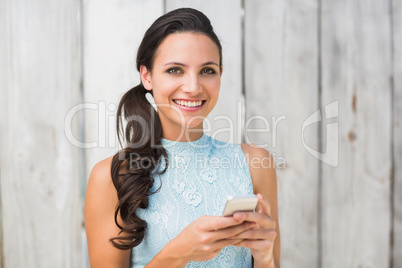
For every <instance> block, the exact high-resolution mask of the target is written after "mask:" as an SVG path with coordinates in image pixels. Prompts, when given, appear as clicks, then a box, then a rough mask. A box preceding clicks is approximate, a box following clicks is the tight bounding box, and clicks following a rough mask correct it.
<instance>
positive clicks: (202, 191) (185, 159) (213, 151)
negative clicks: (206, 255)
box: [132, 134, 253, 268]
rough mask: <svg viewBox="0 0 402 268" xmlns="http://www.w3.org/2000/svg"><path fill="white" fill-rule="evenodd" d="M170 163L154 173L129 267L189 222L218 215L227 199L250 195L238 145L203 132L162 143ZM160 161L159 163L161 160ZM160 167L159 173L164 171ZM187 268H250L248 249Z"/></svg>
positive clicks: (230, 250)
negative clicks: (139, 239) (141, 233)
mask: <svg viewBox="0 0 402 268" xmlns="http://www.w3.org/2000/svg"><path fill="white" fill-rule="evenodd" d="M162 145H163V146H164V147H165V149H166V150H167V153H168V158H169V165H168V169H167V170H166V172H165V173H164V174H161V175H158V174H155V175H154V176H153V177H154V179H155V183H154V186H153V188H152V191H155V190H157V189H158V188H159V187H160V189H159V191H158V192H156V193H155V194H153V195H151V196H150V198H149V206H148V208H147V209H138V210H137V215H138V216H139V217H140V218H142V219H144V220H146V221H147V223H148V228H147V230H146V232H145V236H144V240H143V241H142V242H141V244H140V245H139V246H137V247H135V248H134V249H133V260H132V261H133V266H132V267H133V268H137V267H144V266H145V265H146V264H147V263H148V262H149V261H151V260H152V258H153V257H154V256H155V255H156V254H157V253H158V252H159V251H160V250H161V249H162V248H163V247H164V246H165V245H166V244H167V243H168V242H169V241H170V240H171V239H173V238H174V237H176V236H177V235H178V234H179V233H180V232H181V231H182V230H183V229H184V228H185V227H186V226H187V225H188V224H190V223H191V222H193V221H194V220H196V219H197V218H199V217H200V216H202V215H214V216H220V215H221V214H222V212H223V208H224V205H225V202H226V199H227V198H228V196H237V195H246V194H252V193H253V185H252V181H251V177H250V173H249V169H248V165H247V161H246V158H245V156H244V154H243V151H242V150H241V147H240V145H238V144H231V143H225V142H221V141H218V140H216V139H214V138H212V137H210V136H207V135H205V134H203V135H202V136H201V138H199V139H198V140H195V141H190V142H177V141H170V140H166V139H162ZM162 163H164V161H162ZM163 168H164V165H163V164H162V165H161V166H160V167H159V169H163ZM186 267H189V268H192V267H251V252H250V250H249V249H248V248H242V247H234V246H228V247H225V248H223V249H222V251H221V252H220V253H219V254H218V256H216V257H215V258H213V259H211V260H209V261H205V262H195V261H194V262H189V263H188V264H187V266H186Z"/></svg>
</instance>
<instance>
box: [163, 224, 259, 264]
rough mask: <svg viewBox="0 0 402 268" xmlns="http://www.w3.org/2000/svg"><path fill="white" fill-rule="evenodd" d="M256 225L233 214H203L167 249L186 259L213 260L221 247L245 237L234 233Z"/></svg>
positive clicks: (172, 241) (171, 242)
mask: <svg viewBox="0 0 402 268" xmlns="http://www.w3.org/2000/svg"><path fill="white" fill-rule="evenodd" d="M254 227H256V224H255V223H252V222H245V221H244V220H242V219H234V218H233V217H222V216H202V217H200V218H198V219H197V220H195V221H194V222H192V223H191V224H189V225H188V226H187V227H186V228H185V229H183V231H182V232H181V233H180V234H179V235H178V236H176V237H175V238H174V239H172V240H171V241H170V242H169V243H168V245H167V246H166V248H165V250H168V251H169V254H173V256H175V257H176V258H181V259H182V260H184V262H185V263H187V262H190V261H206V260H210V259H212V258H214V257H215V256H216V255H218V254H219V252H220V251H221V250H222V248H224V247H226V246H229V245H234V244H238V243H241V242H242V241H243V238H240V237H239V238H234V237H236V236H237V235H240V234H241V233H243V232H246V231H248V230H251V229H252V228H254ZM171 256H172V255H171Z"/></svg>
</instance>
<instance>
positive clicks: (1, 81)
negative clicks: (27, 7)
mask: <svg viewBox="0 0 402 268" xmlns="http://www.w3.org/2000/svg"><path fill="white" fill-rule="evenodd" d="M6 7H7V5H6V1H0V33H1V34H2V35H3V36H5V35H6V33H7V26H6V25H7V23H6V21H7V18H8V16H7V14H6ZM5 40H6V39H3V41H1V42H0V59H2V60H0V95H1V98H0V107H2V109H1V110H0V146H1V147H0V268H2V267H3V253H2V252H4V251H3V209H2V207H3V206H2V193H1V182H2V180H3V176H4V173H3V171H4V164H3V161H2V160H1V159H2V154H1V152H2V151H3V150H4V147H3V145H4V142H3V138H4V136H5V135H4V134H3V129H6V124H7V123H8V122H7V121H6V118H5V115H6V113H4V112H3V111H6V110H8V109H9V108H8V103H7V101H6V100H7V99H8V92H7V91H6V90H5V89H6V87H5V85H6V84H7V83H8V78H7V74H6V72H5V70H6V69H7V60H6V59H7V51H6V48H7V46H6V44H7V41H5Z"/></svg>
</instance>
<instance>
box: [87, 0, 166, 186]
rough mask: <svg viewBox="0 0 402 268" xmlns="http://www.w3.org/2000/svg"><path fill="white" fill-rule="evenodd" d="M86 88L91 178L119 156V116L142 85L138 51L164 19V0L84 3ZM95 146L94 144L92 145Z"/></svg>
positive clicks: (94, 0) (88, 164) (88, 167)
mask: <svg viewBox="0 0 402 268" xmlns="http://www.w3.org/2000/svg"><path fill="white" fill-rule="evenodd" d="M83 14H84V15H83V62H84V68H83V69H84V72H83V84H84V102H85V103H86V104H88V105H90V106H91V107H93V109H86V110H85V113H84V114H85V122H86V123H85V141H86V142H87V143H88V147H89V148H88V149H86V150H85V153H86V161H87V162H86V167H87V168H86V175H85V178H88V177H89V173H90V171H91V170H92V167H93V166H94V165H95V164H96V163H97V162H99V161H100V160H102V159H105V158H107V157H109V156H111V155H114V154H115V153H116V152H117V151H118V140H117V135H116V130H115V129H116V116H115V114H116V110H117V107H118V105H119V101H120V99H121V97H122V96H123V94H124V93H125V92H126V91H127V90H129V89H130V88H132V87H133V86H135V85H137V84H138V83H139V82H140V79H139V73H138V72H137V70H136V63H135V59H136V53H137V48H138V46H139V44H140V42H141V40H142V37H143V35H144V33H145V31H146V29H147V28H148V27H149V26H150V25H151V24H152V22H153V21H154V20H155V19H156V18H158V17H159V16H160V15H162V14H163V1H162V0H148V1H130V0H126V1H119V2H118V3H117V2H115V1H107V0H101V1H99V0H86V1H83ZM92 142H94V143H92Z"/></svg>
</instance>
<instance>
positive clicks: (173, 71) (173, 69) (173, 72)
mask: <svg viewBox="0 0 402 268" xmlns="http://www.w3.org/2000/svg"><path fill="white" fill-rule="evenodd" d="M166 72H167V73H169V74H181V73H182V70H181V69H180V68H176V67H174V68H170V69H168V70H167V71H166Z"/></svg>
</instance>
